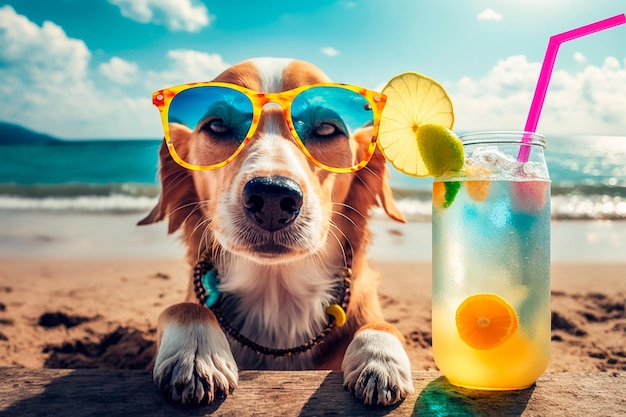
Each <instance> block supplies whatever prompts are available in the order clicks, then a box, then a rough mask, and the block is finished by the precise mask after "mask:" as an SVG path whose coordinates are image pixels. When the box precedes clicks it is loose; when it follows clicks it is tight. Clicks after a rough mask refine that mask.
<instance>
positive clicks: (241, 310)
mask: <svg viewBox="0 0 626 417" xmlns="http://www.w3.org/2000/svg"><path fill="white" fill-rule="evenodd" d="M339 268H340V266H332V265H328V264H325V263H322V262H320V263H319V264H316V263H315V262H311V261H301V262H293V263H285V264H280V265H275V266H262V265H259V264H258V263H256V262H254V261H250V260H247V259H245V258H243V259H242V258H238V259H237V260H234V261H233V262H232V263H231V265H230V266H229V267H228V268H227V269H225V271H226V272H225V274H224V279H223V281H222V282H221V283H220V286H219V288H220V291H222V292H223V293H225V294H228V293H233V294H237V299H238V305H237V307H236V309H233V310H231V311H229V317H228V319H229V320H230V322H231V324H232V325H233V326H234V327H235V328H237V329H238V330H239V331H240V332H241V333H242V334H243V335H246V336H247V337H248V338H250V339H252V340H254V341H255V342H257V343H259V344H261V345H263V346H267V347H274V348H290V347H294V346H298V345H300V344H302V342H303V341H305V340H307V339H309V338H310V337H312V336H315V335H316V334H318V333H319V332H320V331H321V330H322V328H323V327H324V325H325V324H326V322H327V320H328V315H327V314H326V312H325V307H326V306H327V305H329V304H331V303H333V302H335V300H334V297H333V294H332V293H333V288H334V287H335V285H336V282H335V279H334V278H333V275H334V274H335V273H336V271H337V270H338V269H339ZM233 351H234V352H235V354H236V356H237V362H238V363H239V365H240V366H241V368H242V369H252V368H254V369H259V368H261V369H276V370H288V369H292V370H293V369H311V368H312V367H313V363H312V362H311V358H310V355H309V353H311V352H309V353H305V354H301V355H297V356H293V357H290V358H288V359H289V360H284V359H283V358H275V357H272V356H263V355H258V354H256V353H254V352H253V351H251V350H249V349H248V348H243V349H239V348H238V344H237V343H234V344H233Z"/></svg>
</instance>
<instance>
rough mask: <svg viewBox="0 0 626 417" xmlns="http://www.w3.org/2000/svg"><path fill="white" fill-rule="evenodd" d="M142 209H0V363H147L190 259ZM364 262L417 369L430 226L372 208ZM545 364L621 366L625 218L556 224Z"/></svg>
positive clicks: (427, 349) (425, 320) (422, 353)
mask: <svg viewBox="0 0 626 417" xmlns="http://www.w3.org/2000/svg"><path fill="white" fill-rule="evenodd" d="M141 217H142V216H141V213H108V214H106V213H93V212H63V211H35V210H34V211H29V210H22V211H2V212H0V366H20V367H31V368H40V367H52V368H109V369H120V368H121V369H144V368H145V367H146V366H147V365H148V364H149V363H150V361H151V360H152V357H153V355H154V351H155V337H156V335H155V324H156V319H157V317H158V315H159V313H160V312H161V311H162V310H163V309H164V308H166V307H167V306H169V305H172V304H174V303H177V302H180V301H182V300H183V299H184V296H185V292H186V288H187V280H188V272H189V267H188V266H187V265H186V264H185V263H184V262H183V261H182V256H183V248H182V246H181V244H180V242H179V241H178V240H177V238H176V236H167V235H166V225H165V224H164V223H160V224H157V225H153V226H149V227H136V226H135V224H136V222H137V221H138V220H139V219H140V218H141ZM371 226H372V231H373V236H374V242H373V246H372V247H371V249H370V251H369V257H370V259H371V260H372V261H371V264H372V266H373V267H374V269H376V270H377V271H378V272H379V273H380V275H381V280H380V298H381V301H382V305H383V309H384V313H385V316H386V318H387V319H388V320H389V321H391V322H393V323H395V324H396V325H397V326H398V327H399V328H400V330H401V331H402V332H403V333H404V335H405V336H406V340H407V349H408V353H409V357H410V359H411V362H412V365H413V369H414V370H434V369H436V365H435V363H434V361H433V358H432V349H431V330H430V308H431V295H430V293H431V265H430V257H431V253H430V250H431V240H430V234H431V226H430V223H428V222H409V223H407V224H399V223H392V222H390V221H387V220H384V219H382V218H381V217H380V216H375V218H374V220H373V221H372V222H371ZM551 248H552V276H551V287H552V350H553V354H552V361H551V364H550V367H549V369H548V372H563V371H570V372H579V371H590V372H596V371H608V370H617V371H620V370H621V371H624V370H626V348H625V345H626V343H625V341H626V337H625V336H626V316H625V315H624V302H625V298H626V274H625V273H624V271H626V256H624V255H625V254H626V222H607V221H579V222H562V221H556V222H553V223H552V245H551Z"/></svg>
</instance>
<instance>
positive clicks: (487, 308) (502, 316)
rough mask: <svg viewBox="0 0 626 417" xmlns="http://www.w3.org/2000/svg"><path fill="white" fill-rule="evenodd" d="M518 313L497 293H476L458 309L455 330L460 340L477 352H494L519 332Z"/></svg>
mask: <svg viewBox="0 0 626 417" xmlns="http://www.w3.org/2000/svg"><path fill="white" fill-rule="evenodd" d="M518 326H519V320H518V318H517V313H515V310H514V309H513V307H511V305H510V304H509V303H507V302H506V301H504V299H502V298H501V297H499V296H497V295H495V294H475V295H472V296H471V297H468V298H466V299H465V301H463V302H462V303H461V305H460V306H459V308H457V310H456V328H457V331H458V332H459V336H460V337H461V340H463V341H464V342H465V343H467V345H469V346H470V347H473V348H474V349H481V350H486V349H493V348H495V347H497V346H499V345H501V344H502V343H504V342H505V341H506V340H507V339H508V338H509V337H511V336H512V335H513V333H515V332H516V331H517V328H518Z"/></svg>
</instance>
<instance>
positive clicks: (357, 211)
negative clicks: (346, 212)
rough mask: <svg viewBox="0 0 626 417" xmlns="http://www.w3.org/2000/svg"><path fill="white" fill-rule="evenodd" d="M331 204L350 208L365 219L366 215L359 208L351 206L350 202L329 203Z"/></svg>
mask: <svg viewBox="0 0 626 417" xmlns="http://www.w3.org/2000/svg"><path fill="white" fill-rule="evenodd" d="M331 204H332V205H333V206H341V207H345V208H347V209H350V210H352V211H353V212H354V213H356V214H358V215H359V216H361V218H363V219H365V218H366V216H365V214H363V213H361V212H360V211H359V210H357V209H356V208H354V207H353V206H351V205H350V204H345V203H335V202H333V203H331Z"/></svg>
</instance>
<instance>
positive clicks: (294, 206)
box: [242, 176, 302, 232]
mask: <svg viewBox="0 0 626 417" xmlns="http://www.w3.org/2000/svg"><path fill="white" fill-rule="evenodd" d="M242 197H243V207H244V210H245V212H246V214H247V215H248V217H249V218H250V219H252V220H253V221H254V222H255V223H256V224H257V225H259V227H261V228H262V229H265V230H267V231H269V232H274V231H276V230H280V229H282V228H283V227H285V226H287V225H289V224H290V223H292V222H293V221H294V220H295V219H296V217H298V214H299V213H300V208H301V207H302V189H301V188H300V186H299V185H298V183H297V182H295V181H294V180H292V179H291V178H287V177H281V176H271V177H255V178H252V179H251V180H250V181H248V182H247V183H246V185H245V186H244V187H243V192H242Z"/></svg>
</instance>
